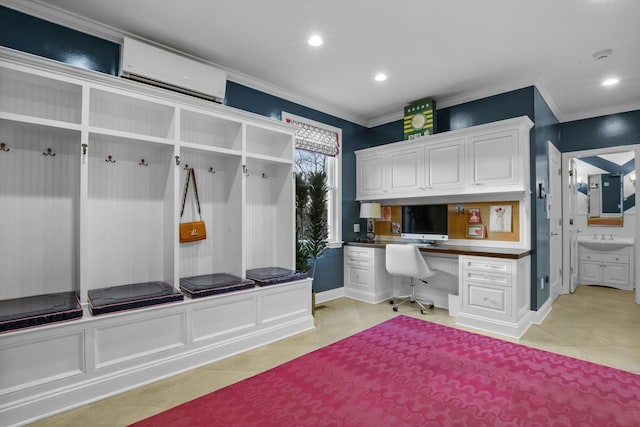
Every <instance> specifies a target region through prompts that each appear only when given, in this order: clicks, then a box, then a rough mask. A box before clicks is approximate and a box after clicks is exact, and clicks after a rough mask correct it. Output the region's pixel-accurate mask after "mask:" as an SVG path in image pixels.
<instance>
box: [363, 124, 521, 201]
mask: <svg viewBox="0 0 640 427" xmlns="http://www.w3.org/2000/svg"><path fill="white" fill-rule="evenodd" d="M532 126H533V122H531V120H529V118H527V117H519V118H515V119H509V120H503V121H500V122H495V123H489V124H485V125H480V126H474V127H470V128H466V129H460V130H455V131H451V132H444V133H440V134H436V135H431V136H426V137H424V138H420V139H415V140H412V141H401V142H396V143H392V144H386V145H382V146H378V147H374V148H368V149H365V150H360V151H357V152H356V159H357V160H356V163H357V166H356V168H357V171H358V172H357V175H356V185H357V194H356V199H357V200H386V199H398V198H410V197H429V196H449V195H464V194H477V193H502V192H519V191H528V190H529V129H531V127H532Z"/></svg>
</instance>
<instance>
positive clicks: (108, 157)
mask: <svg viewBox="0 0 640 427" xmlns="http://www.w3.org/2000/svg"><path fill="white" fill-rule="evenodd" d="M104 161H105V162H107V163H115V162H116V160H115V159H114V158H113V156H111V155H109V156H107V158H106V159H105V160H104Z"/></svg>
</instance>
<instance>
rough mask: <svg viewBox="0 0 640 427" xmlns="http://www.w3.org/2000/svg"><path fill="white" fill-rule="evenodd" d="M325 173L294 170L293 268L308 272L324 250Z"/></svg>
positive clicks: (325, 242)
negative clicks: (294, 251) (294, 222)
mask: <svg viewBox="0 0 640 427" xmlns="http://www.w3.org/2000/svg"><path fill="white" fill-rule="evenodd" d="M327 190H328V187H327V174H326V173H325V172H324V171H315V172H310V173H308V174H303V173H300V172H299V173H296V239H297V242H296V269H298V270H299V271H307V270H308V269H309V265H308V264H309V260H311V261H312V262H313V272H312V277H313V276H314V275H315V266H316V261H317V259H318V258H320V257H321V256H322V255H324V253H325V252H326V251H327V237H328V230H327Z"/></svg>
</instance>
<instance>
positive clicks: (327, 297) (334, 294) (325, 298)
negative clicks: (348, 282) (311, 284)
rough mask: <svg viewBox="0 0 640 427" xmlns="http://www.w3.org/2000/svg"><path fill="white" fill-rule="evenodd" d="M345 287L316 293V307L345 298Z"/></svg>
mask: <svg viewBox="0 0 640 427" xmlns="http://www.w3.org/2000/svg"><path fill="white" fill-rule="evenodd" d="M344 296H345V295H344V287H342V288H335V289H329V290H328V291H322V292H316V305H318V304H323V303H325V302H329V301H331V300H334V299H338V298H342V297H344Z"/></svg>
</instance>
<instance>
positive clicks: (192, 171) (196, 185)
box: [191, 168, 202, 221]
mask: <svg viewBox="0 0 640 427" xmlns="http://www.w3.org/2000/svg"><path fill="white" fill-rule="evenodd" d="M191 177H192V178H193V192H194V193H195V195H196V205H197V206H198V216H199V217H200V221H202V213H200V197H199V196H198V184H196V172H195V171H194V170H193V168H191Z"/></svg>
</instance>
